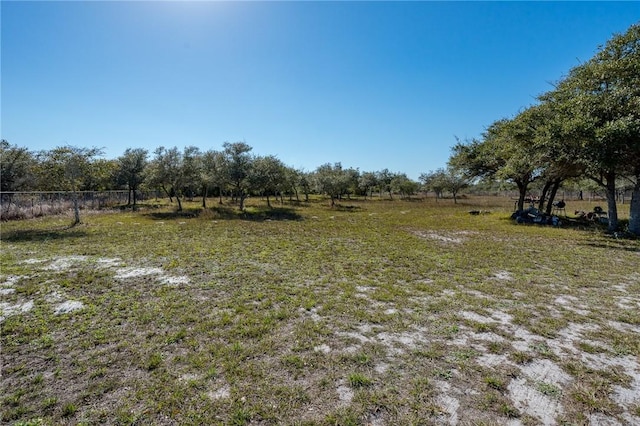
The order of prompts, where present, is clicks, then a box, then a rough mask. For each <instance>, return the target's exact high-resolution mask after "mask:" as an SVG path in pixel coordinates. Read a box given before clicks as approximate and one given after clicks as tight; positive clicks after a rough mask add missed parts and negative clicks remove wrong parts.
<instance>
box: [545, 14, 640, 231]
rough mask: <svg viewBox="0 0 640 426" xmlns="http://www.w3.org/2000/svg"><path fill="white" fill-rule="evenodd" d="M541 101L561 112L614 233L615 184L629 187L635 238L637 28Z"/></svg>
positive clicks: (639, 114) (638, 197)
mask: <svg viewBox="0 0 640 426" xmlns="http://www.w3.org/2000/svg"><path fill="white" fill-rule="evenodd" d="M541 99H542V100H543V101H545V102H552V103H553V104H554V105H555V108H556V110H561V111H563V112H564V115H563V120H564V123H565V124H564V128H563V134H564V135H565V136H566V137H567V138H568V139H570V140H573V141H576V143H578V144H579V148H580V153H579V156H578V157H577V161H578V163H579V164H580V165H581V166H582V167H583V169H584V173H585V175H586V176H588V177H589V178H590V179H592V180H593V181H594V182H596V183H598V185H600V186H601V187H602V188H603V189H604V191H605V193H606V196H607V208H608V216H609V230H610V231H613V230H615V229H617V228H618V213H617V205H616V195H617V188H616V182H617V181H618V178H619V177H620V176H626V177H628V178H629V179H631V180H632V181H633V182H634V190H633V195H632V202H631V205H630V209H631V210H630V223H629V230H630V231H631V232H633V233H635V234H638V235H640V24H635V25H632V26H631V27H630V28H629V29H628V31H627V32H626V33H624V34H619V35H615V36H614V37H613V38H611V39H610V40H609V41H608V42H607V43H606V45H605V46H603V47H601V48H600V49H599V50H598V52H597V53H596V55H595V56H594V57H593V58H592V59H591V60H589V61H588V62H585V63H584V64H581V65H578V66H577V67H574V68H573V69H572V70H571V71H570V72H569V75H568V76H567V77H566V78H565V79H564V80H562V81H561V82H560V83H559V84H558V85H557V87H556V88H555V90H553V91H551V92H549V93H547V94H545V95H543V96H542V97H541Z"/></svg>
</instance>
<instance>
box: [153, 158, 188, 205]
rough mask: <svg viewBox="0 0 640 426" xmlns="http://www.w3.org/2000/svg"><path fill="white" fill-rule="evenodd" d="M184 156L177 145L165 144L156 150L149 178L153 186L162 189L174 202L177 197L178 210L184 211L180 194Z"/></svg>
mask: <svg viewBox="0 0 640 426" xmlns="http://www.w3.org/2000/svg"><path fill="white" fill-rule="evenodd" d="M182 163H183V156H182V153H181V152H180V151H179V150H178V148H177V147H173V148H170V149H167V148H165V147H163V146H161V147H159V148H157V149H156V150H155V152H154V158H153V160H152V161H151V163H150V164H149V168H148V175H147V180H148V182H149V184H150V185H151V186H155V187H156V188H160V189H162V190H163V191H164V192H165V193H166V194H167V196H168V197H169V202H173V197H174V196H175V197H176V201H177V202H178V211H182V201H181V200H180V195H181V191H182V185H183V164H182Z"/></svg>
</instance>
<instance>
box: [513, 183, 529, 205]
mask: <svg viewBox="0 0 640 426" xmlns="http://www.w3.org/2000/svg"><path fill="white" fill-rule="evenodd" d="M516 185H518V211H522V210H524V199H525V198H526V196H527V184H526V183H524V182H522V181H516Z"/></svg>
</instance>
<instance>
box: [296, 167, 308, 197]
mask: <svg viewBox="0 0 640 426" xmlns="http://www.w3.org/2000/svg"><path fill="white" fill-rule="evenodd" d="M311 181H312V177H311V174H310V173H308V172H305V171H304V170H298V182H297V185H299V186H300V188H301V189H302V192H303V193H304V201H305V202H309V193H310V192H311Z"/></svg>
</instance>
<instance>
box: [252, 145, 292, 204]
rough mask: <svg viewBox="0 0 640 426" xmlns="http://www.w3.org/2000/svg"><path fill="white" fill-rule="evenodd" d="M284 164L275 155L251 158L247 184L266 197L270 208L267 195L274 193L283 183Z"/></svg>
mask: <svg viewBox="0 0 640 426" xmlns="http://www.w3.org/2000/svg"><path fill="white" fill-rule="evenodd" d="M285 177H286V175H285V166H284V164H283V163H282V161H280V160H279V159H277V158H276V157H274V156H272V155H269V156H266V157H256V158H254V159H253V164H252V167H251V173H250V175H249V184H250V187H251V189H253V190H255V191H257V192H258V193H260V194H262V195H264V196H265V197H267V206H269V208H271V202H270V201H269V195H270V194H273V195H276V194H277V192H278V190H279V189H281V188H282V187H283V185H284V183H285Z"/></svg>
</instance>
